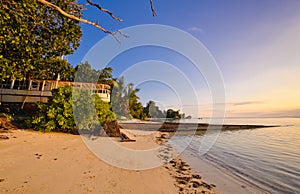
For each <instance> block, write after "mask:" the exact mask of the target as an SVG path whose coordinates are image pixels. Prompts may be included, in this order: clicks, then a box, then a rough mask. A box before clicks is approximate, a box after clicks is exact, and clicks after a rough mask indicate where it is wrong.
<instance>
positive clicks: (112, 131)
mask: <svg viewBox="0 0 300 194" xmlns="http://www.w3.org/2000/svg"><path fill="white" fill-rule="evenodd" d="M102 127H103V130H104V131H105V133H106V135H107V136H109V137H120V138H121V142H134V141H135V140H133V139H130V138H129V137H128V136H127V135H126V134H125V133H121V131H120V128H121V126H120V124H119V123H118V122H117V121H112V122H107V123H105V124H104V125H103V126H102Z"/></svg>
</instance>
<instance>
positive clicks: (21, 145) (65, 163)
mask: <svg viewBox="0 0 300 194" xmlns="http://www.w3.org/2000/svg"><path fill="white" fill-rule="evenodd" d="M2 134H3V135H4V134H5V135H6V136H7V137H8V139H2V140H0V155H1V158H2V160H1V161H0V180H1V181H0V190H1V191H3V192H4V193H41V192H42V193H53V192H56V193H74V192H80V193H149V194H150V193H151V194H152V193H170V194H171V193H191V192H192V193H194V192H196V193H200V192H203V193H211V194H213V193H215V192H214V186H213V185H209V184H207V183H205V182H203V181H202V180H201V177H200V176H199V175H197V174H195V173H194V172H192V171H191V169H190V167H189V165H188V164H187V163H186V162H184V161H183V160H182V159H181V158H175V159H174V160H172V161H170V162H169V163H167V164H166V165H163V166H160V167H156V168H153V169H148V170H126V169H121V168H117V167H114V166H111V165H110V164H107V163H105V162H103V161H102V160H101V159H99V158H98V157H97V156H95V155H94V153H92V152H91V150H89V149H88V147H87V146H86V145H85V144H84V142H83V140H82V137H81V136H79V135H71V134H64V133H55V132H50V133H42V132H37V131H32V130H20V129H15V130H9V131H7V132H6V133H2ZM160 135H161V133H160V132H156V133H153V134H151V135H147V136H142V135H140V136H139V135H135V139H137V141H136V142H130V143H129V142H127V143H122V142H117V144H119V145H122V146H125V147H129V148H130V147H131V148H133V149H138V150H143V149H149V148H151V147H152V146H159V144H157V143H160V142H161V143H162V142H163V141H164V140H163V139H159V138H157V137H160ZM170 149H171V148H170ZM166 151H167V150H166ZM154 177H159V178H154Z"/></svg>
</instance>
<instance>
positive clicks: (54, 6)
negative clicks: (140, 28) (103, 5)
mask: <svg viewBox="0 0 300 194" xmlns="http://www.w3.org/2000/svg"><path fill="white" fill-rule="evenodd" d="M37 1H38V2H40V3H42V4H44V5H45V6H47V7H51V8H53V9H55V10H56V11H58V12H59V13H60V14H62V15H64V16H66V17H68V18H70V19H73V20H76V21H79V22H82V23H86V24H89V25H92V26H95V27H96V28H98V29H100V30H101V31H102V32H104V33H107V34H111V35H112V36H113V37H114V38H115V39H116V40H117V41H118V42H119V43H120V40H119V39H118V37H117V34H120V35H121V36H124V37H127V36H126V35H124V34H123V33H121V31H119V30H118V31H116V32H111V31H109V30H107V29H105V28H104V27H102V26H100V25H98V24H97V23H95V22H91V21H89V20H86V19H82V18H79V17H76V16H74V15H71V14H68V13H67V12H65V11H64V10H62V9H61V8H60V7H58V6H56V5H54V4H52V3H50V2H48V1H46V0H37Z"/></svg>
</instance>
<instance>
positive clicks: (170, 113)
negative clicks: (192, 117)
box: [166, 109, 181, 119]
mask: <svg viewBox="0 0 300 194" xmlns="http://www.w3.org/2000/svg"><path fill="white" fill-rule="evenodd" d="M166 118H170V119H180V118H181V114H180V113H179V110H178V111H174V110H173V109H168V110H167V115H166Z"/></svg>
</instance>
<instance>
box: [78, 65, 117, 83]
mask: <svg viewBox="0 0 300 194" xmlns="http://www.w3.org/2000/svg"><path fill="white" fill-rule="evenodd" d="M75 70H76V72H77V73H76V81H78V82H98V83H101V84H108V85H112V84H113V76H112V68H111V67H106V68H104V69H101V70H95V69H93V68H92V66H91V65H90V64H89V62H87V61H86V62H85V63H81V64H79V65H77V66H76V67H75Z"/></svg>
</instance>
